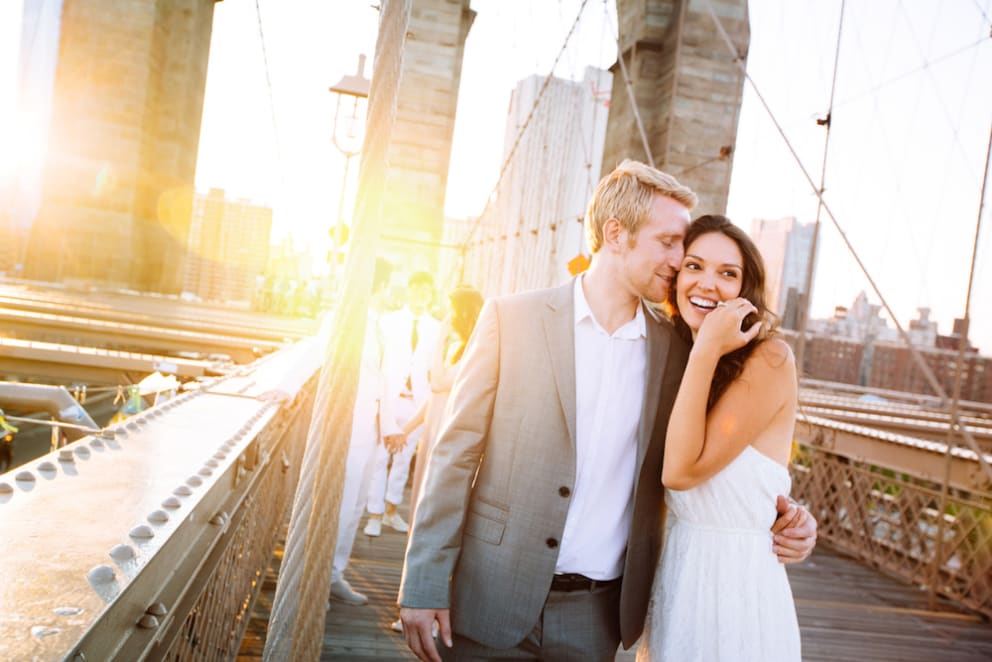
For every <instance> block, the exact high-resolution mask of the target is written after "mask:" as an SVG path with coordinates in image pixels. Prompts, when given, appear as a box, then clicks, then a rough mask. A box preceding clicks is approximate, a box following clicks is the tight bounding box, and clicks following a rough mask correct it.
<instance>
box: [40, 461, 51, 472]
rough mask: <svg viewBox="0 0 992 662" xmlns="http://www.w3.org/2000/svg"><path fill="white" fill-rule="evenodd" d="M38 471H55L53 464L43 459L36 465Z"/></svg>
mask: <svg viewBox="0 0 992 662" xmlns="http://www.w3.org/2000/svg"><path fill="white" fill-rule="evenodd" d="M38 471H55V465H54V464H53V463H51V462H48V461H45V462H42V463H41V464H39V465H38Z"/></svg>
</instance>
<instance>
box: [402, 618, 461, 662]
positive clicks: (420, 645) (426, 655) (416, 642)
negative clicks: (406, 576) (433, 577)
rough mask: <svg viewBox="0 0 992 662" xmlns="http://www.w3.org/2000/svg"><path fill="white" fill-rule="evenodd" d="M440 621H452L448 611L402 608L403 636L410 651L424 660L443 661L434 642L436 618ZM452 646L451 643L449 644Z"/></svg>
mask: <svg viewBox="0 0 992 662" xmlns="http://www.w3.org/2000/svg"><path fill="white" fill-rule="evenodd" d="M435 618H437V620H438V622H439V623H445V624H448V623H449V622H450V619H449V616H448V611H447V610H446V609H445V610H438V611H435V610H433V609H405V608H404V609H400V620H401V621H403V636H404V637H405V638H406V645H407V647H408V648H409V649H410V651H411V652H412V653H413V654H414V655H416V656H417V658H418V659H420V660H423V662H441V656H440V655H439V654H438V651H437V645H435V643H434V619H435ZM450 640H451V626H450V625H448V641H450ZM449 646H450V644H449Z"/></svg>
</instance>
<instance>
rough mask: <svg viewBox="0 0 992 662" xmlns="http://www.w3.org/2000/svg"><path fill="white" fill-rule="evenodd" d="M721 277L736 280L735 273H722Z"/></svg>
mask: <svg viewBox="0 0 992 662" xmlns="http://www.w3.org/2000/svg"><path fill="white" fill-rule="evenodd" d="M723 275H724V276H725V277H727V278H733V279H735V280H736V279H737V272H736V271H724V272H723Z"/></svg>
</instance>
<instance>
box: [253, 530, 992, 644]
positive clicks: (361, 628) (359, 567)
mask: <svg viewBox="0 0 992 662" xmlns="http://www.w3.org/2000/svg"><path fill="white" fill-rule="evenodd" d="M404 515H405V513H404ZM362 525H363V526H364V522H363V524H362ZM405 544H406V536H405V535H403V534H399V533H396V532H394V531H393V530H392V529H389V528H388V527H387V528H385V530H384V531H383V534H382V536H380V537H379V538H369V537H367V536H365V535H363V534H362V533H361V531H359V534H358V539H357V540H356V541H355V548H354V552H353V554H352V561H351V566H350V568H349V571H348V573H347V575H346V576H347V578H348V580H349V581H350V582H351V584H352V585H353V586H354V587H355V588H356V589H357V590H359V591H361V592H363V593H365V594H366V595H368V596H369V604H368V605H364V606H361V607H352V606H348V605H344V604H341V603H338V602H332V603H331V608H330V609H329V610H328V613H327V620H326V624H325V630H324V650H323V653H322V655H321V660H330V659H334V660H355V661H361V662H368V661H370V660H385V661H393V660H413V659H416V658H414V657H413V655H412V654H410V652H409V651H408V650H407V648H406V645H405V643H404V640H403V635H401V634H398V633H396V632H393V631H392V630H390V629H389V626H390V623H392V621H393V620H394V619H395V618H396V590H397V587H398V586H399V580H400V568H401V564H402V555H403V550H404V546H405ZM280 554H281V550H280V552H279V554H277V555H276V559H274V564H273V568H271V569H270V572H269V576H268V577H267V580H266V583H265V587H264V589H263V594H262V596H261V597H260V599H259V601H258V605H257V606H256V609H255V612H254V613H253V618H252V621H251V623H250V625H249V627H248V632H247V633H246V635H245V638H244V640H243V642H242V649H241V654H240V655H239V656H238V660H239V661H240V662H254V661H255V660H259V659H261V651H262V647H263V645H264V637H265V624H266V620H267V617H268V608H269V606H270V605H271V601H272V597H273V595H274V593H275V576H276V573H277V568H278V561H279V558H280ZM789 578H790V581H791V582H792V589H793V593H794V594H795V597H796V605H797V610H798V613H799V624H800V627H801V629H802V642H803V659H804V660H810V661H813V660H823V661H828V660H829V661H831V662H833V661H836V660H850V661H857V660H864V661H866V662H867V661H871V662H874V661H878V662H889V661H891V660H905V661H907V662H913V661H918V662H928V661H939V662H950V661H951V660H953V661H954V662H972V661H974V662H987V661H988V660H992V625H990V624H989V623H987V622H985V621H984V620H983V619H981V618H979V617H977V616H974V615H972V614H969V613H967V612H964V611H962V610H960V609H958V608H956V607H955V606H954V605H952V604H950V603H947V602H943V603H941V605H940V607H939V610H938V611H937V612H931V611H928V610H927V608H926V607H927V596H926V594H925V593H924V592H922V591H920V590H919V589H916V588H914V587H912V586H907V585H905V584H903V583H901V582H898V581H896V580H893V579H890V578H888V577H886V576H884V575H882V574H881V573H879V572H877V571H875V570H872V569H870V568H867V567H866V566H864V565H862V564H861V563H859V562H858V561H855V560H853V559H850V558H846V557H844V556H842V555H840V554H837V553H835V552H833V551H831V550H829V549H828V548H827V547H826V546H825V545H820V547H819V548H818V549H817V550H816V552H815V553H814V554H813V557H812V558H811V559H810V560H808V561H806V562H805V563H803V564H801V565H798V566H790V567H789ZM633 659H634V655H633V651H629V652H621V653H620V654H618V655H617V660H621V661H623V662H628V661H629V662H632V661H633Z"/></svg>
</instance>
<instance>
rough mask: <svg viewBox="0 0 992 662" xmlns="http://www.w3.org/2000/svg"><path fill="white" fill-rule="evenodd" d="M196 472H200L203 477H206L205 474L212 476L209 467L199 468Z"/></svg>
mask: <svg viewBox="0 0 992 662" xmlns="http://www.w3.org/2000/svg"><path fill="white" fill-rule="evenodd" d="M196 473H198V474H200V475H201V476H203V477H204V478H206V477H207V476H213V475H214V471H213V469H211V468H210V467H203V468H202V469H200V470H199V471H197V472H196Z"/></svg>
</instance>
